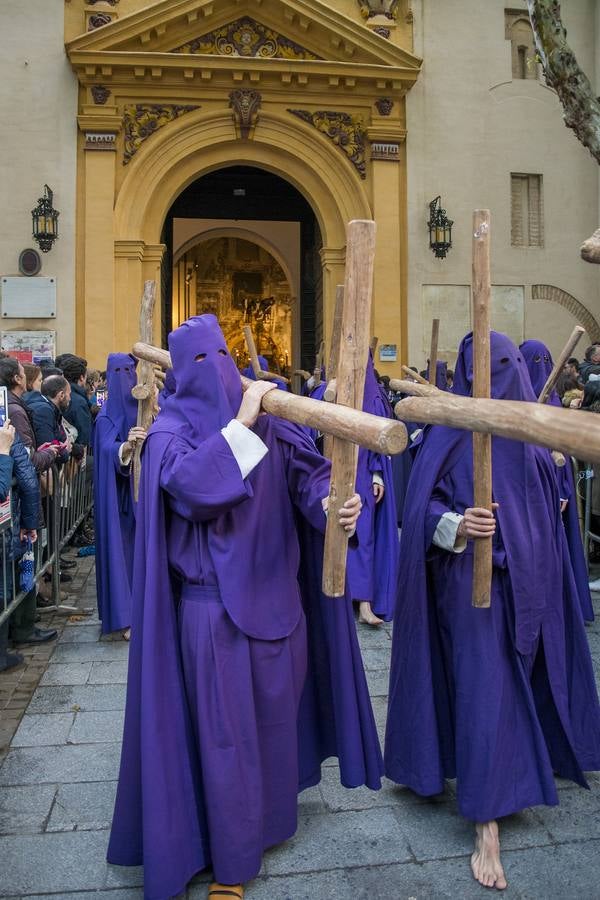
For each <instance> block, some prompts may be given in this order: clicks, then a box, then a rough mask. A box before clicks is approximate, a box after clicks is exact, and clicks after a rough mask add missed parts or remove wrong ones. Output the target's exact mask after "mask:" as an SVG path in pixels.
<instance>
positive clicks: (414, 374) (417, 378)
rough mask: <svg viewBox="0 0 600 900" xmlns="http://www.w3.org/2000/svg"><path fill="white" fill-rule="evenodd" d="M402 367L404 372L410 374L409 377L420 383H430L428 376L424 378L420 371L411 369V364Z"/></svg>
mask: <svg viewBox="0 0 600 900" xmlns="http://www.w3.org/2000/svg"><path fill="white" fill-rule="evenodd" d="M401 369H402V371H403V372H404V374H405V375H408V377H409V378H412V380H413V381H418V382H419V384H429V382H428V381H427V379H426V378H423V376H422V375H420V374H419V373H418V372H415V371H414V369H411V368H410V367H409V366H401ZM430 386H431V385H430Z"/></svg>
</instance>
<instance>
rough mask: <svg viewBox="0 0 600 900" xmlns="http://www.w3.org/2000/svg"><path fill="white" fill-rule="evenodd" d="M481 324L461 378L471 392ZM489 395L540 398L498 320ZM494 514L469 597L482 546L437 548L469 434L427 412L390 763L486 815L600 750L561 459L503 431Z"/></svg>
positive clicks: (412, 509)
mask: <svg viewBox="0 0 600 900" xmlns="http://www.w3.org/2000/svg"><path fill="white" fill-rule="evenodd" d="M471 356H472V338H471V336H468V337H467V338H466V339H465V340H464V341H463V343H462V345H461V348H460V350H459V357H458V361H457V368H456V375H455V382H454V384H455V391H456V393H460V394H463V395H466V394H469V393H470V386H471V380H472V364H471ZM492 395H493V396H494V397H496V398H506V399H517V400H531V399H534V395H533V391H532V389H531V383H530V381H529V378H528V375H527V372H526V369H525V366H524V363H523V362H522V360H521V358H520V356H519V354H518V351H517V350H516V348H515V347H514V346H513V345H512V344H511V342H510V341H509V340H508V338H505V337H504V336H503V335H498V334H495V333H493V332H492ZM492 467H493V485H494V499H495V500H496V501H497V502H499V504H500V506H499V508H498V510H497V523H498V530H497V536H496V538H495V540H494V575H493V581H492V605H491V608H490V609H488V610H480V609H474V608H473V607H472V606H471V586H472V546H471V543H469V544H468V545H467V549H466V550H465V551H464V552H463V553H462V554H453V553H449V552H447V551H444V550H439V549H437V548H436V547H435V546H434V545H433V544H432V537H433V533H434V531H435V528H436V526H437V523H438V521H439V519H440V516H441V515H442V513H443V512H444V510H445V509H455V510H456V511H458V512H462V511H463V510H464V508H466V506H469V505H471V504H472V490H473V488H472V437H471V435H470V433H468V432H460V431H457V430H453V429H449V428H443V427H437V426H435V427H433V428H431V429H430V430H428V434H427V437H426V439H425V441H424V442H423V445H422V447H421V449H420V450H419V453H418V455H417V457H416V460H415V465H414V468H413V474H412V478H411V484H410V487H409V492H408V496H407V502H406V510H405V516H404V522H403V529H402V542H401V550H404V552H401V558H400V559H401V562H400V578H399V595H398V606H397V611H396V618H395V622H396V626H397V627H396V628H395V630H394V636H393V645H392V665H391V672H390V694H389V708H388V721H387V731H386V748H385V765H386V774H387V775H388V777H390V778H391V779H392V780H394V781H396V782H398V783H401V784H406V785H407V786H409V787H410V788H412V789H413V790H414V791H416V792H417V793H419V794H423V795H432V794H436V793H439V792H441V791H442V790H443V788H444V779H445V778H453V777H456V778H457V790H458V803H459V809H460V811H461V813H462V814H463V815H464V816H466V817H467V818H470V819H473V820H475V821H480V822H482V821H488V820H490V819H495V818H498V817H500V816H503V815H508V814H510V813H513V812H516V811H518V810H520V809H523V808H525V807H527V806H531V805H535V804H539V803H546V804H555V803H557V802H558V799H557V794H556V789H555V785H554V780H553V772H557V773H558V774H560V775H562V776H563V777H566V778H570V779H572V780H574V781H577V782H578V783H580V784H582V785H585V784H586V782H585V778H584V776H583V770H586V769H593V768H597V767H598V766H600V710H599V706H598V697H597V694H596V688H595V684H594V676H593V671H592V665H591V658H590V653H589V648H588V646H587V640H586V636H585V629H584V625H583V620H582V617H581V611H580V607H579V603H578V601H577V595H576V589H575V584H574V580H573V573H572V569H571V566H570V561H569V555H568V549H567V545H566V540H565V536H564V530H563V528H562V523H561V520H560V511H559V498H558V491H557V488H556V481H555V478H554V473H553V472H552V463H551V461H550V460H549V456H548V454H547V452H546V451H545V450H542V449H540V448H537V447H532V446H528V445H525V444H520V443H517V442H515V441H508V440H505V439H502V438H496V437H494V438H493V441H492Z"/></svg>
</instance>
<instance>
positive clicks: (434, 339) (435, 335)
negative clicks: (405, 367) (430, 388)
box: [429, 319, 440, 384]
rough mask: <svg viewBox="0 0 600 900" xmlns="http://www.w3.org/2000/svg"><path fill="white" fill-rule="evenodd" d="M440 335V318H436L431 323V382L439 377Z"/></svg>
mask: <svg viewBox="0 0 600 900" xmlns="http://www.w3.org/2000/svg"><path fill="white" fill-rule="evenodd" d="M439 336H440V320H439V319H434V320H433V322H432V323H431V344H430V350H429V382H430V384H435V383H436V377H437V361H438V340H439Z"/></svg>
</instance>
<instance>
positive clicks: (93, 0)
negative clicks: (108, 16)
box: [85, 0, 119, 6]
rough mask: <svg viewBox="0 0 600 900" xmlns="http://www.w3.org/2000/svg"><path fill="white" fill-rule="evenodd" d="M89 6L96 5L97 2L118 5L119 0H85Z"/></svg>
mask: <svg viewBox="0 0 600 900" xmlns="http://www.w3.org/2000/svg"><path fill="white" fill-rule="evenodd" d="M85 2H86V3H87V4H88V6H95V5H96V3H108V5H109V6H116V5H117V3H118V2H119V0H85Z"/></svg>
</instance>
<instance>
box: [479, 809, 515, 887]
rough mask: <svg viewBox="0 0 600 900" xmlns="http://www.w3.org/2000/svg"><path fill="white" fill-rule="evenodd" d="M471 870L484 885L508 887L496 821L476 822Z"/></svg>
mask: <svg viewBox="0 0 600 900" xmlns="http://www.w3.org/2000/svg"><path fill="white" fill-rule="evenodd" d="M471 871H472V872H473V876H474V878H476V879H477V881H478V882H479V884H482V885H483V886H484V887H495V888H498V890H499V891H503V890H504V888H505V887H507V881H506V878H505V877H504V869H503V868H502V864H501V862H500V837H499V835H498V823H497V822H495V821H491V822H484V823H483V824H481V823H479V822H478V823H476V824H475V850H474V852H473V855H472V856H471Z"/></svg>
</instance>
